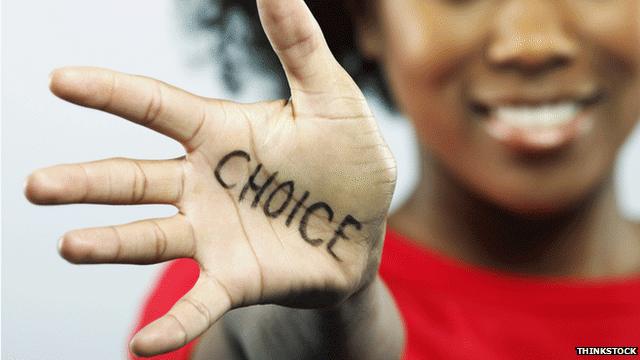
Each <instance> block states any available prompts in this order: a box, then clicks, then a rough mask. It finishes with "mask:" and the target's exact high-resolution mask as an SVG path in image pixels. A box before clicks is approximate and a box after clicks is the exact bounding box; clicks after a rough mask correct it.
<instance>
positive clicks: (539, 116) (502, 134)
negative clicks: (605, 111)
mask: <svg viewBox="0 0 640 360" xmlns="http://www.w3.org/2000/svg"><path fill="white" fill-rule="evenodd" d="M601 97H602V96H601V94H600V93H597V92H593V93H592V94H591V95H589V96H582V97H579V96H575V97H570V96H563V97H547V98H546V99H542V98H537V99H532V98H526V97H519V98H518V97H510V98H503V99H498V100H492V101H484V102H478V101H476V102H474V103H473V106H472V109H473V111H474V112H475V113H476V114H478V115H480V116H481V118H482V119H483V124H482V125H483V126H482V127H483V128H484V130H485V131H486V132H487V134H489V136H490V137H491V138H493V139H494V140H496V141H497V142H498V143H500V144H502V145H503V146H505V147H506V148H508V149H510V150H512V151H514V152H517V153H522V154H534V155H535V154H540V153H546V152H551V151H554V150H558V149H561V148H564V147H566V146H568V145H570V144H571V143H573V142H575V141H576V140H578V139H579V138H580V137H581V136H583V135H585V134H586V133H588V132H589V130H590V129H591V128H592V127H593V121H594V116H593V109H592V105H594V104H596V103H598V102H599V101H600V99H601Z"/></svg>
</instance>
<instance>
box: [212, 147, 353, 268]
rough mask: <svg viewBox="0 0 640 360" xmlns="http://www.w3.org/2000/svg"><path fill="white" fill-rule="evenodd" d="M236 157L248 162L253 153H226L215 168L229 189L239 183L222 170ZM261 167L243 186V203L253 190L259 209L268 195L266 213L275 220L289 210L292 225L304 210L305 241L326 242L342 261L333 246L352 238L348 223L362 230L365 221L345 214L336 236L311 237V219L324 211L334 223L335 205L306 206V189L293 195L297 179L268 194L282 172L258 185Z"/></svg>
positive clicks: (300, 226)
mask: <svg viewBox="0 0 640 360" xmlns="http://www.w3.org/2000/svg"><path fill="white" fill-rule="evenodd" d="M234 158H239V159H244V160H245V161H246V162H247V163H248V162H250V161H251V156H249V154H248V153H247V152H245V151H242V150H235V151H232V152H230V153H228V154H227V155H225V156H224V157H223V158H222V159H220V161H219V162H218V165H217V166H216V169H215V171H214V175H215V177H216V180H218V183H220V185H221V186H222V187H223V188H225V189H233V188H234V187H235V186H236V185H237V184H236V183H234V184H230V183H228V182H227V181H225V180H224V179H223V178H222V175H221V172H222V170H223V169H224V167H225V165H226V164H227V163H228V162H229V161H230V160H231V159H234ZM260 170H262V164H258V165H257V166H256V168H255V169H254V171H253V173H251V175H250V176H249V178H248V179H247V181H246V183H245V184H244V186H243V187H242V190H241V191H240V195H239V196H238V201H240V202H242V201H244V200H245V199H246V198H247V196H248V193H249V192H250V191H251V192H253V194H252V195H253V199H251V207H252V208H256V207H258V204H259V203H260V200H261V199H262V198H263V197H265V196H266V201H265V202H264V204H263V205H262V211H263V212H264V214H265V215H266V216H267V217H270V218H274V219H275V218H278V217H280V216H281V215H283V214H285V213H286V214H287V219H286V220H285V225H286V226H287V227H288V226H290V225H291V223H292V222H293V220H294V218H295V217H296V215H297V214H298V213H299V212H301V211H303V212H302V217H301V218H300V221H299V223H298V232H299V233H300V236H301V237H302V239H304V241H306V242H307V243H309V244H311V245H312V246H315V247H318V246H320V245H322V244H324V243H326V249H327V251H328V252H329V254H331V255H332V256H333V257H334V258H335V259H336V260H338V261H341V260H340V258H338V256H337V255H336V254H335V252H334V251H333V247H334V246H335V244H336V243H337V242H338V240H339V239H344V240H348V239H349V237H347V235H345V233H344V230H345V229H346V228H347V227H348V226H351V227H354V228H355V229H356V230H358V231H360V230H362V224H361V223H360V222H359V221H358V220H356V218H354V217H353V216H351V215H347V216H345V217H344V219H342V221H341V222H340V224H339V225H338V227H337V228H336V230H335V231H334V233H333V237H332V238H331V239H329V240H328V241H327V240H325V239H321V238H315V239H312V238H310V236H309V234H308V232H307V226H308V223H309V218H310V217H311V216H312V215H314V214H319V213H321V212H323V213H324V215H325V216H326V217H327V220H328V221H329V223H331V222H332V221H333V216H334V212H333V209H332V208H331V206H329V204H327V203H325V202H322V201H319V202H315V203H313V204H311V205H309V206H306V205H305V201H306V200H307V198H308V197H309V192H308V191H305V192H304V193H303V194H302V196H301V197H300V198H299V199H297V200H296V199H295V198H294V196H293V195H294V190H295V182H294V181H292V180H290V181H286V182H283V183H281V184H279V185H277V186H275V187H273V189H272V190H271V192H270V193H269V194H268V195H267V190H268V189H269V187H271V185H272V184H273V182H274V180H275V179H276V176H277V175H278V172H277V171H276V172H275V173H273V174H271V175H270V176H269V177H268V178H267V179H266V180H265V181H264V183H262V184H257V183H256V177H257V176H258V174H259V173H260ZM278 194H281V196H284V201H283V202H282V203H281V204H279V205H278V204H274V202H275V201H274V200H275V197H276V195H278ZM292 203H293V206H289V205H291V204H292ZM301 209H304V210H301Z"/></svg>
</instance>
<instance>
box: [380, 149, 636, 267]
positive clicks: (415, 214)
mask: <svg viewBox="0 0 640 360" xmlns="http://www.w3.org/2000/svg"><path fill="white" fill-rule="evenodd" d="M389 224H390V226H391V227H393V228H394V229H396V230H398V231H400V232H401V233H405V234H406V235H408V236H409V237H410V238H412V239H414V240H415V241H417V242H419V243H420V244H421V245H423V246H426V247H430V248H433V249H434V250H436V251H438V252H440V253H443V254H444V255H447V256H450V257H454V258H457V259H460V260H462V261H465V262H468V263H471V264H475V265H479V266H484V267H489V268H493V269H496V270H501V271H509V272H516V273H523V274H531V275H546V276H575V277H584V278H598V277H606V276H622V275H630V274H637V273H638V272H640V241H638V240H639V239H638V233H637V228H635V227H634V226H633V225H632V224H631V223H630V222H629V221H627V220H625V219H624V218H623V216H622V215H621V214H620V212H619V210H618V206H617V203H616V197H615V189H614V182H613V179H612V176H610V177H609V178H607V179H606V180H605V181H603V182H602V183H601V184H600V185H599V186H598V187H597V188H596V189H594V190H593V191H592V193H591V194H589V195H588V196H586V197H585V198H584V199H583V200H582V201H581V202H580V203H578V204H575V205H574V206H572V207H571V208H569V209H566V210H563V211H561V212H557V213H554V214H550V215H546V216H536V217H532V216H524V215H519V214H515V213H513V212H509V211H508V210H505V209H503V208H500V207H499V206H497V205H495V204H493V203H491V202H489V201H486V200H484V199H481V198H479V197H478V196H476V195H475V194H473V193H471V192H469V191H468V190H467V189H466V188H465V187H464V186H461V185H460V184H459V183H458V182H457V181H456V180H455V179H453V178H452V177H451V176H449V174H448V172H447V171H446V170H445V169H444V168H442V166H441V165H440V164H438V163H437V162H436V161H435V160H434V159H432V158H430V157H428V156H424V157H423V166H422V178H421V181H420V183H419V185H418V187H417V188H416V190H415V193H414V194H413V196H412V197H411V200H409V201H408V202H407V203H406V204H405V205H404V206H403V207H402V208H401V209H400V210H399V211H398V212H397V213H396V214H394V215H393V216H391V217H390V219H389Z"/></svg>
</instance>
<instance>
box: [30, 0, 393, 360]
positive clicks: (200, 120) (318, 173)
mask: <svg viewBox="0 0 640 360" xmlns="http://www.w3.org/2000/svg"><path fill="white" fill-rule="evenodd" d="M258 8H259V12H260V18H261V21H262V24H263V27H264V29H265V31H266V33H267V35H268V37H269V40H270V42H271V44H272V46H273V48H274V50H275V51H276V53H277V54H278V56H279V58H280V60H281V63H282V65H283V67H284V69H285V71H286V75H287V79H288V81H289V85H290V88H291V98H290V99H289V100H278V101H269V102H260V103H254V104H239V103H234V102H231V101H224V100H217V99H207V98H202V97H198V96H196V95H193V94H190V93H187V92H185V91H182V90H179V89H176V88H174V87H171V86H169V85H167V84H164V83H162V82H159V81H157V80H152V79H149V78H145V77H140V76H133V75H125V74H122V73H117V72H113V71H109V70H104V69H96V68H64V69H60V70H56V71H54V72H53V73H52V77H51V90H52V92H53V93H54V94H56V95H57V96H59V97H61V98H62V99H65V100H68V101H71V102H73V103H76V104H79V105H82V106H86V107H91V108H96V109H100V110H104V111H107V112H110V113H112V114H115V115H118V116H121V117H123V118H126V119H128V120H131V121H133V122H135V123H138V124H140V125H143V126H146V127H148V128H150V129H153V130H155V131H157V132H159V133H162V134H165V135H167V136H170V137H171V138H173V139H175V140H177V141H179V142H180V143H181V144H183V146H184V148H185V151H186V154H185V156H184V157H182V158H179V159H173V160H163V161H144V160H132V159H108V160H102V161H96V162H90V163H84V164H72V165H58V166H53V167H50V168H46V169H41V170H38V171H35V172H34V173H33V174H32V175H30V176H29V178H28V181H27V186H26V195H27V197H28V198H29V200H31V201H32V202H34V203H37V204H69V203H99V204H122V205H134V204H171V205H174V206H175V207H176V208H177V209H178V213H177V214H175V215H174V216H172V217H169V218H163V219H148V220H142V221H138V222H134V223H131V224H125V225H116V226H110V227H100V228H91V229H83V230H74V231H71V232H68V233H67V234H65V235H64V236H63V238H62V239H61V242H60V253H61V254H62V256H63V257H64V258H65V259H67V260H69V261H71V262H73V263H126V264H152V263H159V262H163V261H167V260H171V259H176V258H182V257H190V258H193V259H195V260H196V261H197V262H198V263H199V265H200V270H201V271H200V277H199V279H198V281H197V283H196V285H195V286H194V288H193V289H192V290H191V291H189V292H188V293H187V294H186V295H185V296H184V297H183V298H182V299H181V300H179V301H178V302H177V303H176V304H175V306H174V307H173V308H172V309H171V310H170V311H169V312H168V313H167V314H166V315H165V316H163V317H162V318H160V319H158V320H156V321H155V322H153V323H151V324H149V325H148V326H147V327H145V328H144V329H142V330H141V331H140V332H138V333H137V334H136V336H135V337H134V338H133V340H132V343H131V349H132V351H134V352H135V353H137V354H139V355H145V356H148V355H154V354H158V353H163V352H167V351H171V350H174V349H176V348H179V347H181V346H183V345H185V344H186V343H187V342H189V341H190V340H192V339H193V338H195V337H197V336H198V335H200V334H202V333H203V332H204V331H205V330H207V328H209V327H210V326H211V325H212V324H213V323H214V322H216V321H217V320H218V319H219V318H220V317H221V316H222V315H223V314H224V313H225V312H227V311H229V310H230V309H233V308H236V307H241V306H248V305H253V304H262V303H276V304H282V305H287V306H295V307H302V308H311V307H330V306H335V305H338V304H340V303H341V302H342V301H344V300H345V299H347V298H348V297H349V296H351V295H353V294H354V293H355V292H357V291H359V290H361V289H362V288H363V287H364V286H367V285H368V284H369V283H370V282H371V280H372V279H373V278H374V276H375V273H376V271H377V268H378V264H379V257H380V252H381V247H382V241H383V237H384V228H385V224H386V214H387V210H388V207H389V204H390V201H391V197H392V194H393V190H394V185H395V178H396V173H395V162H394V160H393V157H392V155H391V153H390V151H389V149H388V147H387V145H386V144H385V142H384V140H383V139H382V137H381V135H380V133H379V131H378V128H377V125H376V122H375V119H374V118H373V116H372V113H371V111H370V110H369V107H368V106H367V103H366V101H365V98H364V96H363V95H362V93H361V91H360V90H359V89H358V87H357V86H356V84H355V83H354V82H353V80H352V79H351V77H350V76H349V75H348V74H347V73H346V72H345V71H344V69H342V68H341V67H340V65H339V64H338V63H337V61H336V60H335V59H334V57H333V56H332V55H331V52H330V50H329V48H328V47H327V45H326V43H325V41H324V37H323V35H322V33H321V31H320V28H319V26H318V24H317V23H316V21H315V20H314V19H313V17H312V15H311V13H310V12H309V10H308V8H307V7H306V5H305V4H304V2H303V1H302V0H258Z"/></svg>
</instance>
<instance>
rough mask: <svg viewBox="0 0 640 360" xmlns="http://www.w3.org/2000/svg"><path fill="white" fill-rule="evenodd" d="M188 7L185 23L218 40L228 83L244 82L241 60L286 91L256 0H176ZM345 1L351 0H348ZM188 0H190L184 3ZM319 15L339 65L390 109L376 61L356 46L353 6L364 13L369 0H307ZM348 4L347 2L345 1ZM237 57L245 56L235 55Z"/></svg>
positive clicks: (216, 51) (236, 87)
mask: <svg viewBox="0 0 640 360" xmlns="http://www.w3.org/2000/svg"><path fill="white" fill-rule="evenodd" d="M179 1H180V4H181V5H184V7H185V8H187V10H188V11H187V13H186V14H187V15H186V16H187V21H188V23H189V24H190V25H191V26H193V27H196V28H198V29H200V30H207V31H212V32H214V33H215V35H216V36H217V39H218V41H217V43H216V44H215V45H214V46H213V49H212V51H213V52H214V54H215V58H216V61H218V62H219V63H220V64H221V66H222V76H223V79H224V83H225V85H226V87H227V88H228V89H229V90H230V91H232V92H237V91H238V90H240V89H241V88H242V86H243V85H245V84H243V82H244V81H241V80H240V76H239V74H241V73H242V70H243V69H241V68H239V67H242V66H246V65H250V66H252V67H254V68H256V69H258V70H259V71H262V72H264V73H266V74H267V75H269V77H270V78H272V79H273V80H274V81H276V82H277V87H276V89H277V91H278V92H279V93H278V94H276V95H277V96H279V97H284V98H286V97H288V96H289V89H288V86H287V82H286V78H285V76H284V72H283V71H282V66H281V65H280V62H279V61H278V59H277V57H276V55H275V53H274V52H273V50H272V49H271V46H270V45H269V41H268V39H267V37H266V35H265V34H264V31H263V30H262V26H261V25H260V20H259V18H258V10H257V7H256V0H179ZM347 1H351V2H350V3H347ZM189 2H191V4H186V3H189ZM305 2H306V3H307V5H308V6H309V8H310V9H311V12H312V13H313V15H314V16H315V18H316V19H317V20H318V23H319V24H320V27H321V28H322V31H323V33H324V36H325V38H326V40H327V43H328V45H329V47H330V49H331V51H332V53H333V55H334V56H335V58H336V59H337V60H338V61H339V62H340V63H341V64H342V66H343V67H344V68H345V69H346V70H347V71H348V72H349V74H350V75H351V76H352V77H353V78H354V80H355V81H356V82H357V83H358V84H359V85H360V86H361V87H363V89H367V90H370V91H371V92H373V94H374V95H378V96H379V97H380V98H381V100H382V101H383V103H384V104H385V105H387V106H388V107H389V108H390V109H391V110H395V109H396V108H395V105H394V103H393V100H392V98H391V96H390V94H389V91H388V89H387V86H386V83H385V79H384V75H383V74H382V71H381V69H380V67H379V66H378V64H377V63H376V62H373V61H370V60H368V59H366V58H364V57H363V56H362V55H361V54H360V53H359V52H358V49H357V46H356V32H355V27H354V21H353V16H352V14H353V12H352V11H350V9H358V10H357V11H358V12H359V14H357V15H360V16H362V15H364V12H365V11H369V9H370V6H371V1H370V0H305ZM348 4H349V5H348ZM239 58H244V59H242V61H238V59H239Z"/></svg>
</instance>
